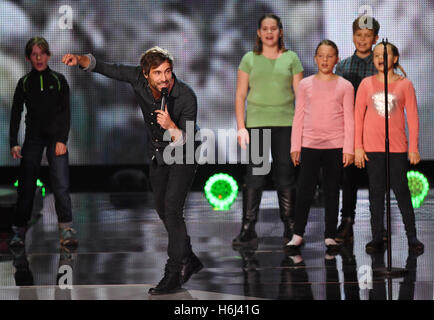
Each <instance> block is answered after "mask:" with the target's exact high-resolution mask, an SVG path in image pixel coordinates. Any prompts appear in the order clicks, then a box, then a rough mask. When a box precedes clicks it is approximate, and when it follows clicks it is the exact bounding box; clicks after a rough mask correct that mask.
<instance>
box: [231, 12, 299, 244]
mask: <svg viewBox="0 0 434 320" xmlns="http://www.w3.org/2000/svg"><path fill="white" fill-rule="evenodd" d="M302 78H303V67H302V65H301V63H300V60H299V59H298V56H297V54H296V53H295V52H293V51H290V50H287V49H286V48H285V45H284V43H283V26H282V23H281V21H280V18H279V17H277V16H276V15H273V14H266V15H264V16H262V17H261V18H260V19H259V22H258V30H257V38H256V45H255V49H254V50H253V51H249V52H247V53H246V54H245V55H244V57H243V58H242V60H241V63H240V65H239V69H238V76H237V91H236V98H235V115H236V119H237V127H238V143H239V144H240V146H241V148H243V149H246V148H247V145H249V144H250V145H252V144H256V143H257V144H258V146H259V150H263V152H265V153H266V154H268V153H269V151H270V150H269V149H270V148H271V155H272V158H273V163H272V178H273V182H274V185H275V187H276V189H277V195H278V199H279V208H280V217H281V219H282V221H283V223H284V230H285V231H284V242H285V243H286V242H287V241H289V240H288V239H291V237H292V227H293V207H294V198H295V195H294V192H295V174H294V167H293V165H292V162H291V158H290V150H291V128H292V120H293V117H294V93H295V92H296V91H297V86H298V84H299V82H300V80H301V79H302ZM246 98H247V119H246V118H245V116H244V114H245V102H246ZM265 129H268V130H270V131H271V146H268V147H267V146H266V147H265V148H263V146H262V144H263V133H264V130H265ZM254 130H257V132H258V133H259V139H256V137H258V136H257V135H256V134H253V136H252V133H253V132H254ZM250 137H252V138H253V139H252V141H251V143H250ZM249 149H255V148H249ZM257 150H258V149H257ZM261 166H262V164H254V163H253V162H252V155H251V154H250V150H249V164H248V165H247V172H246V176H245V181H244V182H245V184H244V188H243V221H242V226H241V232H240V234H239V235H238V236H237V237H236V238H235V239H234V240H233V242H232V243H233V245H234V246H245V245H248V246H255V245H257V243H258V237H257V235H256V232H255V223H256V221H257V217H258V212H259V205H260V202H261V197H262V189H263V187H264V186H265V182H266V175H255V174H254V171H253V169H254V168H255V167H261Z"/></svg>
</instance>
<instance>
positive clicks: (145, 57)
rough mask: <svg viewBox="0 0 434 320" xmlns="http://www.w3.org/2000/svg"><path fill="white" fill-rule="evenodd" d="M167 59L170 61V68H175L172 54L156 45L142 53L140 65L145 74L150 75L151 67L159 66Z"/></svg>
mask: <svg viewBox="0 0 434 320" xmlns="http://www.w3.org/2000/svg"><path fill="white" fill-rule="evenodd" d="M165 61H167V62H169V64H170V68H171V69H173V57H172V55H171V54H170V53H169V51H167V50H165V49H163V48H160V47H157V46H156V47H152V48H151V49H148V50H147V51H146V52H145V53H144V54H142V56H141V57H140V66H141V67H142V69H143V72H144V73H145V75H149V71H151V68H157V67H158V66H160V65H161V64H162V63H163V62H165Z"/></svg>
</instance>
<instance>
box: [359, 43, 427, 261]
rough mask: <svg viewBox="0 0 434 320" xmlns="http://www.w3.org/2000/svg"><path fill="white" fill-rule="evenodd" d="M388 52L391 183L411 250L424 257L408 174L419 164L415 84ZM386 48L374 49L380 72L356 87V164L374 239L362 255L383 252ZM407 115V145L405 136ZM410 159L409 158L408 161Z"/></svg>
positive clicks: (394, 54) (390, 46)
mask: <svg viewBox="0 0 434 320" xmlns="http://www.w3.org/2000/svg"><path fill="white" fill-rule="evenodd" d="M387 52H388V70H387V78H388V83H389V85H388V110H389V149H390V185H391V188H392V189H393V192H394V194H395V196H396V200H397V201H398V206H399V209H400V211H401V215H402V219H403V222H404V226H405V231H406V234H407V239H408V246H409V249H410V250H412V251H416V252H418V253H422V252H423V250H424V245H423V243H421V242H420V241H419V240H418V239H417V238H416V226H415V218H414V210H413V206H412V204H411V195H410V190H409V189H408V181H407V170H408V160H409V161H410V164H417V163H419V161H420V155H419V149H418V137H419V120H418V113H417V101H416V95H415V91H414V88H413V85H412V83H411V81H410V80H408V79H407V78H402V77H400V76H399V75H398V74H396V73H395V71H394V69H395V68H398V67H399V68H400V69H401V71H403V73H404V75H405V72H404V70H403V69H402V67H401V66H400V65H399V52H398V49H397V48H396V47H395V46H394V45H393V44H391V43H389V44H388V46H387ZM383 53H384V45H383V44H381V43H380V44H378V45H377V46H376V47H375V48H374V59H373V61H374V65H375V67H376V68H377V70H378V74H376V75H374V76H372V77H368V78H365V79H364V80H363V81H362V82H361V84H360V86H359V89H358V92H357V98H356V107H355V165H356V166H357V167H359V168H364V167H365V165H366V167H367V170H368V177H369V208H370V211H371V229H372V236H373V240H372V241H371V242H369V243H368V244H367V245H366V252H368V253H374V252H379V251H382V250H383V249H384V245H383V240H382V237H383V231H382V230H383V228H384V195H385V191H386V179H385V163H386V162H385V161H386V156H385V119H384V114H385V113H384V105H385V101H384V100H385V98H384V59H383ZM404 109H405V111H406V114H407V123H408V133H409V141H408V143H407V137H406V133H405V114H404ZM407 158H408V160H407Z"/></svg>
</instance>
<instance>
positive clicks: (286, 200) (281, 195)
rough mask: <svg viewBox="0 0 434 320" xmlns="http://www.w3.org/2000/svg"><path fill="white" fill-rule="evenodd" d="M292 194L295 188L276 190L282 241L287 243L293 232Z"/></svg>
mask: <svg viewBox="0 0 434 320" xmlns="http://www.w3.org/2000/svg"><path fill="white" fill-rule="evenodd" d="M294 194H295V189H283V190H278V191H277V198H278V199H279V210H280V219H281V220H282V222H283V228H284V231H283V241H284V243H285V244H286V243H288V242H289V241H291V239H292V236H293V234H294Z"/></svg>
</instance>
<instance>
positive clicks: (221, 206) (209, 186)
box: [204, 173, 238, 210]
mask: <svg viewBox="0 0 434 320" xmlns="http://www.w3.org/2000/svg"><path fill="white" fill-rule="evenodd" d="M204 192H205V197H206V199H207V200H208V202H209V204H210V205H211V206H212V207H213V208H214V209H215V210H229V208H230V207H231V205H232V204H233V203H234V201H235V199H236V198H237V196H238V184H237V182H236V181H235V179H234V178H232V177H231V176H230V175H228V174H226V173H217V174H215V175H213V176H211V177H210V178H209V179H208V180H207V182H206V183H205V187H204Z"/></svg>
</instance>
